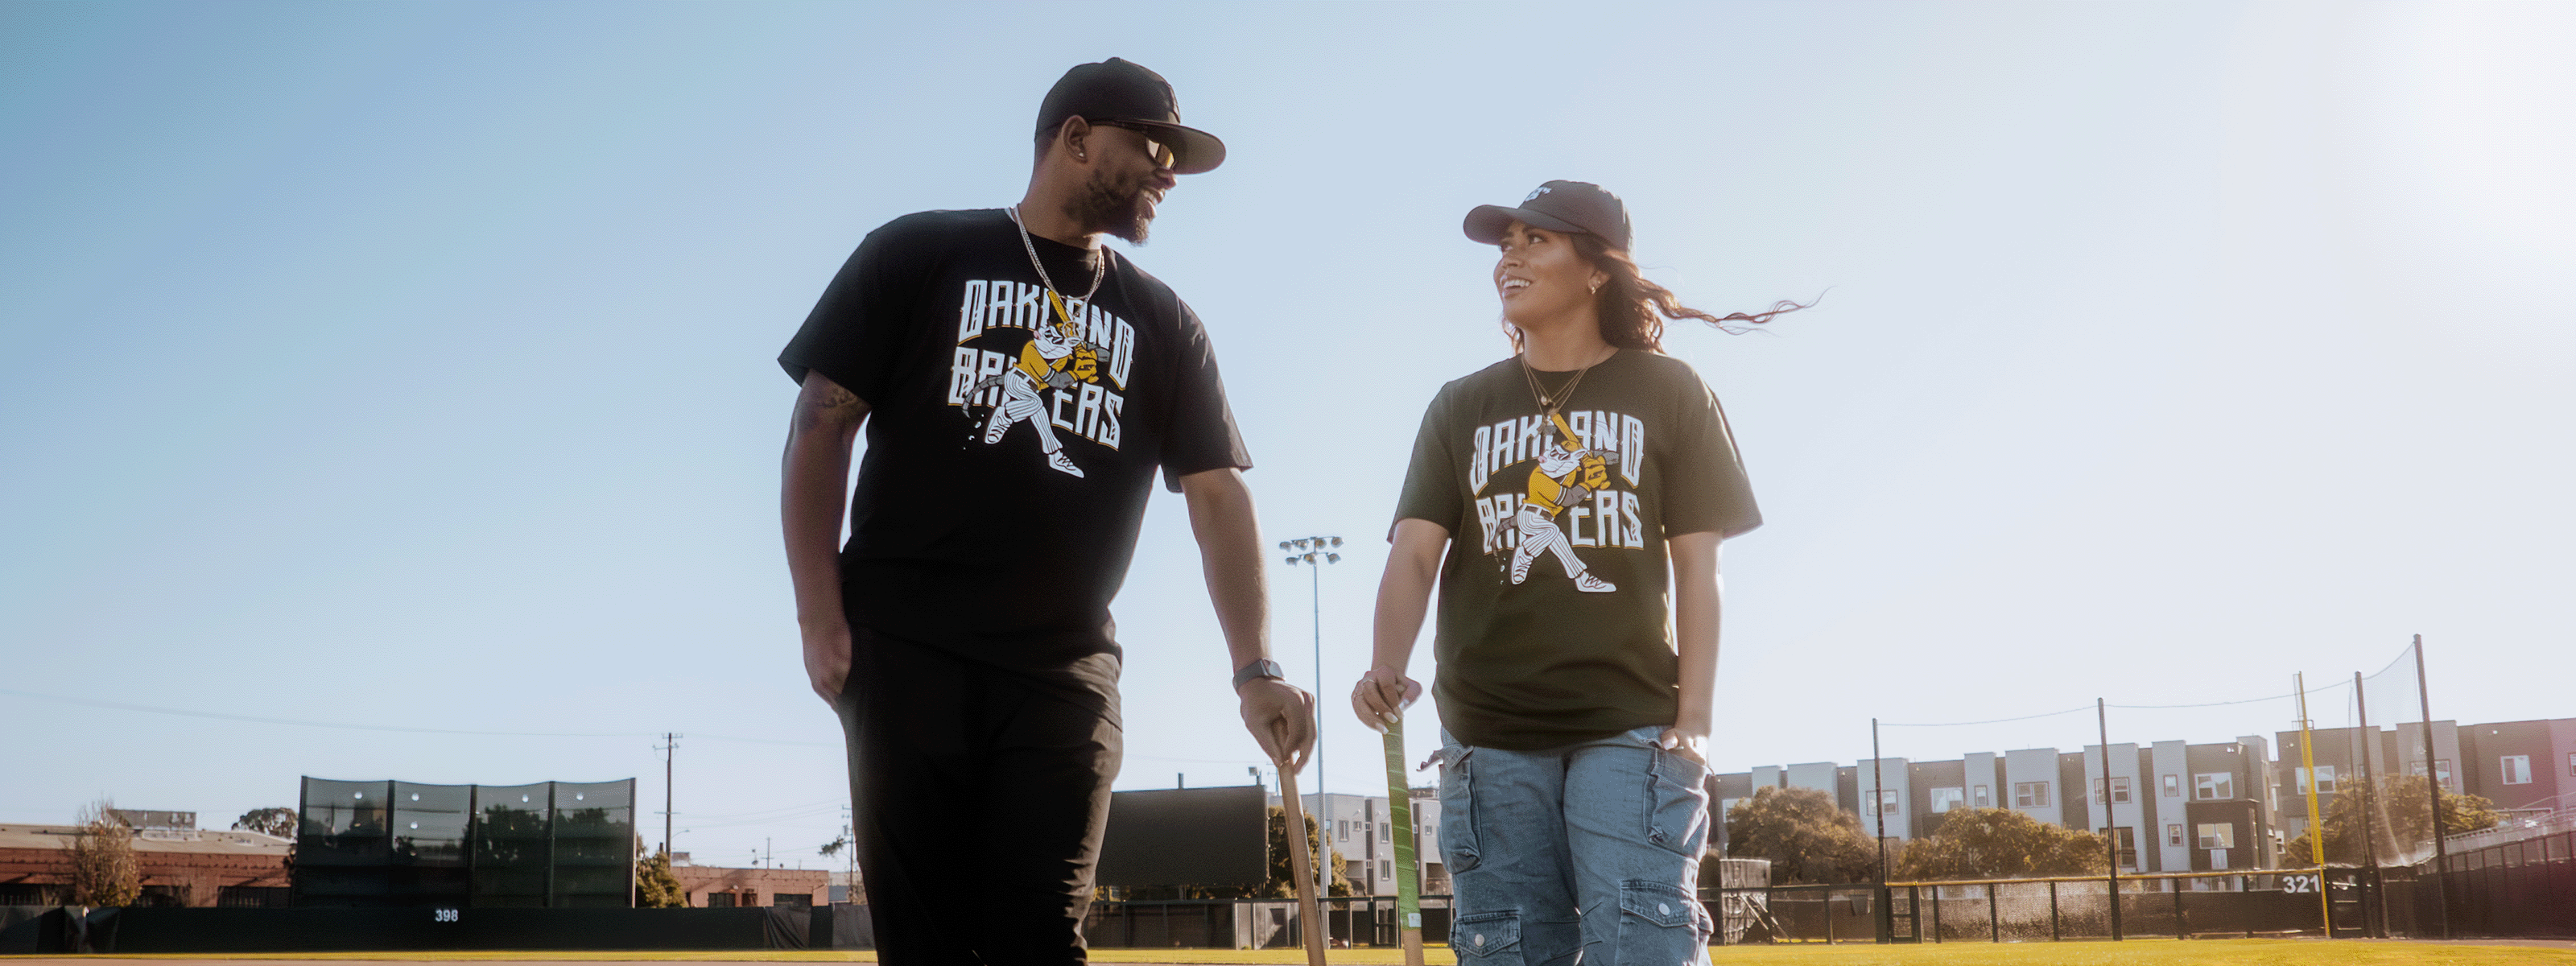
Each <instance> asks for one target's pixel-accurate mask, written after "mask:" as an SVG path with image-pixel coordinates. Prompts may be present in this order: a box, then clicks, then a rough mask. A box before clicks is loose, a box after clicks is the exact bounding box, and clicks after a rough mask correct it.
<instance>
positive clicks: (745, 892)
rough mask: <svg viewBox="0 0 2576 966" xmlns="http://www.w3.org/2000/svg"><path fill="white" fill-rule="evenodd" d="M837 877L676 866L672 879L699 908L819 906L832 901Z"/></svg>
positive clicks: (804, 872)
mask: <svg viewBox="0 0 2576 966" xmlns="http://www.w3.org/2000/svg"><path fill="white" fill-rule="evenodd" d="M832 876H833V873H831V872H826V871H824V870H822V869H729V868H723V867H720V866H711V865H673V866H671V877H672V878H675V879H678V880H680V891H682V892H685V893H687V894H688V896H689V904H690V905H692V906H698V907H702V908H704V907H714V908H730V907H736V906H818V905H822V904H824V903H825V902H828V901H830V889H831V881H832Z"/></svg>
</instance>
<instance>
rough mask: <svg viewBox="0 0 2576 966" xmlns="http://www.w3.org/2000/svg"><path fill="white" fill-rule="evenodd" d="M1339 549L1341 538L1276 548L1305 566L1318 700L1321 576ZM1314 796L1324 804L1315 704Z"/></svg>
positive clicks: (1320, 719)
mask: <svg viewBox="0 0 2576 966" xmlns="http://www.w3.org/2000/svg"><path fill="white" fill-rule="evenodd" d="M1341 546H1342V538H1340V537H1303V538H1300V539H1296V540H1282V541H1279V549H1281V550H1285V551H1287V552H1288V566H1291V567H1294V566H1297V565H1298V564H1301V563H1302V564H1305V565H1306V577H1307V580H1306V584H1307V591H1308V593H1309V595H1310V596H1309V599H1308V603H1309V604H1310V605H1311V606H1312V607H1313V609H1314V622H1315V697H1316V699H1317V700H1319V701H1320V700H1322V698H1323V696H1324V577H1323V574H1322V571H1323V569H1324V567H1325V566H1326V565H1328V564H1337V563H1341V562H1342V555H1341V554H1338V553H1334V552H1333V551H1335V550H1339V549H1341ZM1315 794H1316V795H1317V796H1318V797H1317V798H1316V799H1315V802H1316V804H1318V805H1320V804H1323V801H1324V800H1323V798H1321V797H1320V796H1322V795H1323V794H1324V709H1323V706H1322V705H1317V706H1316V708H1315Z"/></svg>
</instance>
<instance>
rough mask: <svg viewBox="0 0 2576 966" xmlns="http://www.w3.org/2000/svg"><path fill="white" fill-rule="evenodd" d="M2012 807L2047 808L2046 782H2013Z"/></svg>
mask: <svg viewBox="0 0 2576 966" xmlns="http://www.w3.org/2000/svg"><path fill="white" fill-rule="evenodd" d="M2013 807H2014V808H2047V807H2048V783H2047V782H2014V783H2013Z"/></svg>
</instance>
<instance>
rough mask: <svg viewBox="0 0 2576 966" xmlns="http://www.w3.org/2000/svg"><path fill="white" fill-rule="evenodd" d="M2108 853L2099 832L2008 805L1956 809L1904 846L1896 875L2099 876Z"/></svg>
mask: <svg viewBox="0 0 2576 966" xmlns="http://www.w3.org/2000/svg"><path fill="white" fill-rule="evenodd" d="M2108 851H2109V846H2108V845H2107V844H2106V843H2105V842H2104V841H2103V839H2102V837H2101V836H2099V835H2095V834H2093V833H2091V832H2086V831H2083V830H2081V829H2071V828H2066V827H2064V826H2059V825H2050V824H2048V823H2046V822H2042V821H2040V820H2038V819H2034V818H2032V817H2030V816H2028V815H2024V814H2022V813H2020V812H2016V811H2014V810H2012V809H2009V808H1954V809H1951V810H1950V811H1948V812H1945V813H1943V814H1942V815H1941V817H1940V824H1938V825H1935V826H1934V827H1933V832H1932V835H1931V836H1930V837H1928V838H1923V839H1917V840H1915V841H1914V842H1912V843H1909V844H1907V845H1906V847H1905V852H1904V853H1903V854H1902V855H1900V856H1899V857H1898V858H1897V861H1896V877H1897V878H1899V879H1904V880H1910V881H1917V882H1920V881H1925V880H1936V879H2018V878H2030V877H2038V876H2060V875H2101V874H2104V873H2106V872H2108V871H2110V866H2111V860H2110V856H2109V855H2108V854H2106V853H2107V852H2108Z"/></svg>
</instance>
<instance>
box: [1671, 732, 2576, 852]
mask: <svg viewBox="0 0 2576 966" xmlns="http://www.w3.org/2000/svg"><path fill="white" fill-rule="evenodd" d="M2432 729H2433V742H2432V744H2433V754H2432V756H2431V757H2432V762H2431V769H2430V770H2431V771H2432V773H2433V774H2434V775H2436V776H2438V780H2439V781H2440V782H2441V783H2442V785H2443V787H2445V788H2448V789H2450V790H2451V791H2453V792H2460V793H2465V794H2471V795H2479V796H2483V797H2485V798H2486V799H2488V800H2490V801H2492V802H2494V803H2495V807H2496V809H2497V810H2498V811H2500V812H2504V813H2505V814H2506V816H2507V818H2509V819H2513V820H2517V821H2529V820H2537V819H2538V818H2540V817H2543V816H2547V815H2550V814H2552V813H2554V812H2556V811H2559V810H2563V809H2567V808H2570V807H2576V718H2556V719H2548V720H2540V721H2505V722H2493V723H2487V724H2474V725H2466V726H2463V725H2459V724H2458V723H2456V722H2451V721H2436V722H2433V724H2432ZM2309 734H2310V735H2311V736H2312V737H2313V740H2314V742H2315V744H2314V747H2313V748H2311V749H2310V751H2309V759H2308V760H2309V761H2312V762H2313V764H2314V768H2315V770H2314V772H2313V773H2311V772H2310V771H2309V769H2308V766H2306V765H2303V764H2302V763H2301V755H2300V750H2299V739H2300V734H2299V732H2297V731H2283V732H2278V733H2276V734H2274V735H2273V737H2272V738H2271V739H2270V740H2268V741H2267V740H2266V739H2264V738H2263V737H2262V736H2259V735H2243V736H2239V737H2238V738H2237V739H2236V740H2234V741H2227V742H2216V743H2210V744H2193V743H2189V742H2183V741H2158V742H2154V743H2152V744H2147V745H2138V744H2114V745H2112V746H2110V753H2109V772H2110V776H2109V781H2108V783H2107V787H2106V784H2105V782H2104V779H2103V771H2104V760H2103V748H2102V746H2100V745H2087V746H2085V747H2084V750H2082V751H2080V752H2075V751H2063V752H2062V751H2059V750H2057V749H2055V748H2028V749H2022V750H2019V751H2006V752H2001V753H1995V752H1972V753H1969V754H1966V755H1963V756H1961V757H1959V758H1957V759H1952V760H1947V761H1912V760H1908V759H1904V758H1886V759H1881V760H1879V761H1877V762H1875V765H1876V767H1875V768H1873V767H1872V765H1873V762H1871V761H1870V760H1868V759H1862V760H1860V761H1858V762H1855V763H1853V764H1850V765H1840V764H1836V763H1833V762H1815V763H1811V764H1801V765H1788V766H1785V767H1784V766H1776V765H1765V766H1762V767H1759V768H1755V769H1753V770H1751V771H1747V772H1735V773H1731V774H1720V775H1715V776H1712V777H1711V779H1710V781H1711V784H1712V788H1711V795H1712V797H1713V798H1715V799H1716V800H1717V803H1718V807H1719V813H1720V814H1721V815H1723V814H1724V813H1725V811H1726V810H1729V809H1732V808H1733V807H1734V805H1735V804H1736V803H1737V802H1739V801H1741V800H1743V799H1746V798H1749V797H1751V796H1752V795H1753V793H1754V791H1755V790H1756V789H1761V788H1812V789H1815V790H1817V791H1821V792H1825V793H1827V794H1830V795H1832V796H1834V799H1835V801H1836V802H1838V803H1840V804H1841V806H1842V808H1843V810H1844V811H1846V812H1850V813H1852V814H1855V815H1858V816H1860V820H1861V826H1862V828H1863V829H1865V830H1870V831H1875V830H1876V829H1877V828H1878V827H1879V820H1880V817H1881V815H1880V813H1881V812H1882V811H1883V812H1884V813H1885V819H1886V824H1885V828H1886V830H1887V832H1886V834H1887V837H1888V838H1889V839H1890V840H1892V841H1894V842H1902V841H1907V840H1911V839H1915V838H1920V837H1922V836H1924V835H1926V834H1928V833H1929V832H1930V831H1931V830H1932V829H1933V828H1934V827H1935V826H1936V824H1937V822H1938V816H1939V815H1940V814H1941V813H1943V812H1947V811H1949V810H1951V809H1953V808H1960V807H1975V808H2010V809H2014V810H2016V811H2019V812H2022V813H2023V814H2026V815H2029V816H2030V817H2032V818H2034V819H2037V820H2039V821H2042V822H2047V823H2050V824H2054V825H2063V826H2065V827H2068V828H2076V829H2085V830H2088V831H2093V832H2107V833H2108V834H2111V835H2113V836H2115V837H2116V838H2117V839H2118V843H2119V850H2120V852H2119V854H2120V865H2121V867H2122V869H2123V870H2126V871H2139V872H2214V871H2223V870H2227V869H2246V868H2278V867H2280V866H2281V865H2283V864H2284V862H2283V856H2282V852H2283V851H2284V849H2285V847H2286V846H2287V844H2288V843H2289V841H2290V840H2292V839H2295V838H2297V837H2298V836H2299V835H2300V834H2301V833H2302V832H2304V831H2306V829H2307V803H2306V801H2305V800H2304V796H2306V794H2307V792H2308V788H2309V785H2310V784H2311V782H2313V783H2314V784H2315V786H2316V790H2317V793H2318V796H2317V800H2318V807H2319V809H2320V814H2322V810H2323V809H2325V808H2327V807H2330V806H2331V805H2332V804H2333V800H2334V797H2335V796H2337V795H2341V794H2347V793H2350V792H2352V791H2354V790H2355V789H2358V788H2359V787H2360V784H2359V783H2360V781H2361V780H2362V778H2363V777H2364V776H2365V775H2370V776H2386V775H2400V774H2405V775H2421V774H2424V773H2425V772H2426V770H2427V769H2426V762H2425V758H2426V755H2425V753H2424V744H2425V742H2424V725H2423V724H2422V723H2420V722H2413V723H2407V724H2401V725H2398V726H2396V727H2394V728H2378V727H2374V728H2371V729H2368V730H2366V731H2365V730H2363V729H2358V728H2324V729H2311V730H2310V731H2309ZM2276 748H2277V749H2279V753H2278V755H2277V756H2276V755H2275V754H2274V753H2273V749H2276ZM1880 781H1884V782H1885V787H1884V788H1881V787H1879V784H1878V783H1879V782H1880ZM2106 808H2107V809H2108V812H2107V814H2106V812H2105V809H2106ZM1713 838H1714V839H1715V841H1716V842H1717V846H1716V847H1718V848H1721V849H1722V848H1724V847H1725V835H1724V831H1723V823H1722V822H1721V823H1720V824H1719V830H1718V834H1717V835H1715V836H1713ZM2287 864H2291V865H2298V864H2304V863H2302V862H2289V863H2287Z"/></svg>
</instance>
